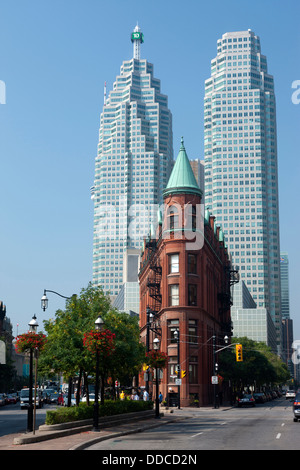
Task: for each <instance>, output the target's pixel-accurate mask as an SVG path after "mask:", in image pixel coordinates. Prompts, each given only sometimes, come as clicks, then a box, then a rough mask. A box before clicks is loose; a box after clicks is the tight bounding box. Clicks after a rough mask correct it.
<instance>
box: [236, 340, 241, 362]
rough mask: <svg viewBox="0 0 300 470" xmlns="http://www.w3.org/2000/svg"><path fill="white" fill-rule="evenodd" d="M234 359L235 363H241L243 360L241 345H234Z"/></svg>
mask: <svg viewBox="0 0 300 470" xmlns="http://www.w3.org/2000/svg"><path fill="white" fill-rule="evenodd" d="M235 357H236V361H237V362H242V360H243V346H242V345H241V344H236V345H235Z"/></svg>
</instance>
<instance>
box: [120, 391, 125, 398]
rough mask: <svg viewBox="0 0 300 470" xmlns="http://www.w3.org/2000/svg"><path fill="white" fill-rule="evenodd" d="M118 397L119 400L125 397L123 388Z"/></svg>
mask: <svg viewBox="0 0 300 470" xmlns="http://www.w3.org/2000/svg"><path fill="white" fill-rule="evenodd" d="M120 398H121V400H124V398H125V393H124V390H122V392H121V393H120Z"/></svg>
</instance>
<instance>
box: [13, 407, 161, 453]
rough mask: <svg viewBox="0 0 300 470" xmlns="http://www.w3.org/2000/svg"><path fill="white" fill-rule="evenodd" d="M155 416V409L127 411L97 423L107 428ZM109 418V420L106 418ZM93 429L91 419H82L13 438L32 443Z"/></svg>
mask: <svg viewBox="0 0 300 470" xmlns="http://www.w3.org/2000/svg"><path fill="white" fill-rule="evenodd" d="M154 417H155V411H154V410H151V411H140V412H137V413H127V414H126V415H114V416H110V417H107V416H106V417H102V418H100V419H99V425H100V426H101V425H102V427H104V428H109V427H111V426H114V425H118V424H127V423H132V422H134V421H137V420H140V419H149V418H154ZM108 419H109V420H108ZM92 429H93V421H92V420H84V421H83V422H80V421H75V422H68V423H64V424H53V425H42V426H40V427H39V430H38V431H36V434H31V433H30V434H24V435H22V436H18V437H15V438H14V441H13V444H14V445H23V444H32V443H35V442H42V441H46V440H49V439H56V438H59V437H64V436H70V435H72V434H78V433H81V432H86V431H91V430H92Z"/></svg>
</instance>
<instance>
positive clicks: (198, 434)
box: [191, 432, 203, 437]
mask: <svg viewBox="0 0 300 470" xmlns="http://www.w3.org/2000/svg"><path fill="white" fill-rule="evenodd" d="M200 434H203V432H197V434H194V435H193V436H191V437H196V436H200Z"/></svg>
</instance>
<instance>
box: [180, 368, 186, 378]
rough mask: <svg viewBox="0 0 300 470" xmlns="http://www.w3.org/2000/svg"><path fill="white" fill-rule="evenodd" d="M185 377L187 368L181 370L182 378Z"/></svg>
mask: <svg viewBox="0 0 300 470" xmlns="http://www.w3.org/2000/svg"><path fill="white" fill-rule="evenodd" d="M184 377H186V370H182V371H181V378H182V379H183V378H184Z"/></svg>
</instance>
